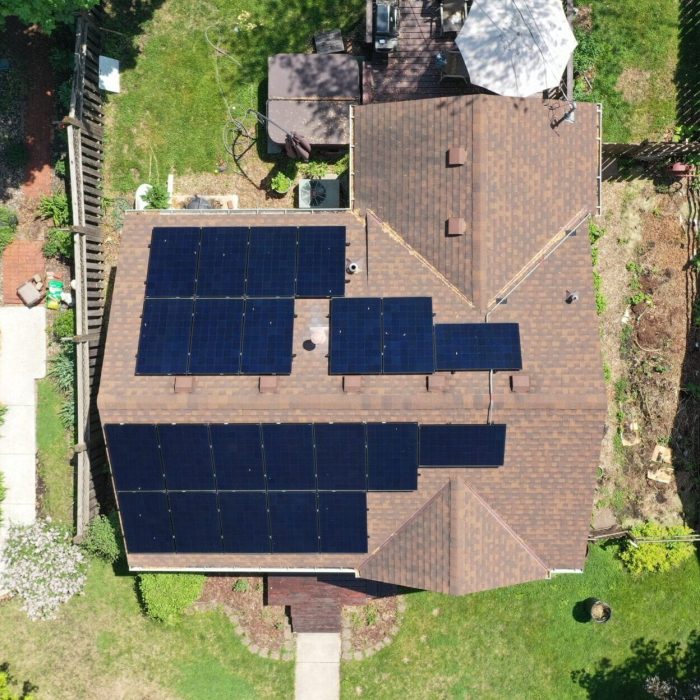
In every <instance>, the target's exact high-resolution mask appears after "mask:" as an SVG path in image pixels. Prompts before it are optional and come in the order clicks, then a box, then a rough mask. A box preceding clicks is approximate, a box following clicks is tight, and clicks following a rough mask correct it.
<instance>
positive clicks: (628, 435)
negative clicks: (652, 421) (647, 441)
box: [620, 421, 642, 447]
mask: <svg viewBox="0 0 700 700" xmlns="http://www.w3.org/2000/svg"><path fill="white" fill-rule="evenodd" d="M620 439H621V440H622V446H623V447H633V446H634V445H638V444H639V443H640V442H641V440H642V438H641V437H640V435H639V424H638V423H637V421H630V422H629V423H625V424H624V425H623V426H622V433H621V434H620Z"/></svg>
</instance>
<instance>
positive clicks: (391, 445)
mask: <svg viewBox="0 0 700 700" xmlns="http://www.w3.org/2000/svg"><path fill="white" fill-rule="evenodd" d="M367 476H368V481H367V483H368V488H369V490H370V491H415V489H416V488H418V424H417V423H367Z"/></svg>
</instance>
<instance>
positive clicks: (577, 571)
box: [549, 569, 583, 578]
mask: <svg viewBox="0 0 700 700" xmlns="http://www.w3.org/2000/svg"><path fill="white" fill-rule="evenodd" d="M582 573H583V569H550V570H549V578H552V576H557V575H558V574H582Z"/></svg>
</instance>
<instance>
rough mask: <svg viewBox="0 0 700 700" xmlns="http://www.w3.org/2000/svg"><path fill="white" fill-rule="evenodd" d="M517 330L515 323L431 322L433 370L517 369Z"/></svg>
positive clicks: (519, 366) (520, 367)
mask: <svg viewBox="0 0 700 700" xmlns="http://www.w3.org/2000/svg"><path fill="white" fill-rule="evenodd" d="M522 367H523V361H522V357H521V354H520V329H519V326H518V324H517V323H438V324H435V368H436V369H437V370H452V371H455V370H490V369H493V370H511V371H512V370H519V369H522Z"/></svg>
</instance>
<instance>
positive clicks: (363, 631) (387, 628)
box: [342, 596, 405, 659]
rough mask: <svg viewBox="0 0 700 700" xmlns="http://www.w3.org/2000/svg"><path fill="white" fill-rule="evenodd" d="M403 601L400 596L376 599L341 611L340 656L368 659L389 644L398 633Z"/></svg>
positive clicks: (403, 606) (403, 608) (346, 607)
mask: <svg viewBox="0 0 700 700" xmlns="http://www.w3.org/2000/svg"><path fill="white" fill-rule="evenodd" d="M404 610H405V599H404V598H402V597H401V596H389V597H386V598H377V599H375V600H372V601H370V602H369V603H366V604H365V605H352V606H345V607H344V608H343V618H342V621H343V631H342V637H343V657H344V658H345V659H360V658H364V657H367V656H371V655H372V654H374V653H376V652H377V651H379V650H380V649H382V648H384V647H385V646H387V645H388V644H390V643H391V641H392V640H393V638H394V637H395V636H396V634H397V633H398V631H399V627H400V625H401V616H402V614H403V611H404Z"/></svg>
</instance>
